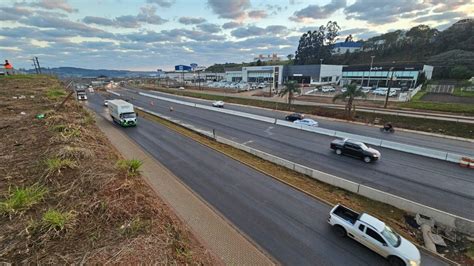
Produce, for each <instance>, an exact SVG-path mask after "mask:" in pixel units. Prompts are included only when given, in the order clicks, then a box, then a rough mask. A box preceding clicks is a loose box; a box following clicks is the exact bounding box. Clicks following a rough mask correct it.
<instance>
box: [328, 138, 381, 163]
mask: <svg viewBox="0 0 474 266" xmlns="http://www.w3.org/2000/svg"><path fill="white" fill-rule="evenodd" d="M331 149H333V150H334V151H335V152H336V154H338V155H340V154H345V155H349V156H352V157H356V158H360V159H362V160H364V162H366V163H370V162H372V161H376V160H379V159H380V152H379V151H378V150H376V149H372V148H369V147H367V146H366V145H365V144H364V143H363V142H360V141H354V140H350V139H336V140H333V141H332V142H331Z"/></svg>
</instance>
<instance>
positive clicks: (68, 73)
mask: <svg viewBox="0 0 474 266" xmlns="http://www.w3.org/2000/svg"><path fill="white" fill-rule="evenodd" d="M41 70H42V72H44V73H48V74H54V75H57V76H60V77H98V76H107V77H110V78H118V77H143V76H154V75H156V74H157V72H154V71H130V70H109V69H86V68H77V67H57V68H47V69H45V68H42V69H41ZM26 72H28V73H35V70H34V69H30V70H26Z"/></svg>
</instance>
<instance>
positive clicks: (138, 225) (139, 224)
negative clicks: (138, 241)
mask: <svg viewBox="0 0 474 266" xmlns="http://www.w3.org/2000/svg"><path fill="white" fill-rule="evenodd" d="M150 226H151V222H150V221H149V220H143V219H140V217H137V218H134V219H133V220H132V221H130V222H126V223H125V224H123V225H122V226H121V227H120V233H121V234H122V235H125V236H134V235H136V234H139V233H144V232H147V231H148V229H149V228H150Z"/></svg>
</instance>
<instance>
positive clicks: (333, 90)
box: [321, 86, 336, 92]
mask: <svg viewBox="0 0 474 266" xmlns="http://www.w3.org/2000/svg"><path fill="white" fill-rule="evenodd" d="M321 91H322V92H335V91H336V89H335V88H334V87H332V86H323V87H322V88H321Z"/></svg>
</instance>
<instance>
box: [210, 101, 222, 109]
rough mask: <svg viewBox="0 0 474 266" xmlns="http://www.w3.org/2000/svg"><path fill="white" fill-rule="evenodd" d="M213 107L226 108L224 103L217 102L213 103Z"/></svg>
mask: <svg viewBox="0 0 474 266" xmlns="http://www.w3.org/2000/svg"><path fill="white" fill-rule="evenodd" d="M212 106H214V107H219V108H224V102H223V101H215V102H213V103H212Z"/></svg>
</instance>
